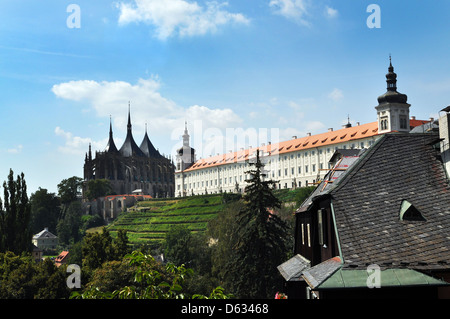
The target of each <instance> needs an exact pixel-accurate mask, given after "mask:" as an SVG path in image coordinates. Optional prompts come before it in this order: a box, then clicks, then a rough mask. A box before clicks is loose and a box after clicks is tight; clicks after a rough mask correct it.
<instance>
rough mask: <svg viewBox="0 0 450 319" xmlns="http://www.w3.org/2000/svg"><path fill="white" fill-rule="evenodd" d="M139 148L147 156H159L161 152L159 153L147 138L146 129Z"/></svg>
mask: <svg viewBox="0 0 450 319" xmlns="http://www.w3.org/2000/svg"><path fill="white" fill-rule="evenodd" d="M139 148H140V149H141V150H142V152H144V154H145V155H146V156H147V157H156V158H158V157H161V154H159V152H158V151H157V150H156V148H155V147H154V146H153V144H152V142H151V141H150V139H149V138H148V134H147V131H145V135H144V139H143V140H142V143H141V146H139Z"/></svg>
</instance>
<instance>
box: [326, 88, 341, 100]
mask: <svg viewBox="0 0 450 319" xmlns="http://www.w3.org/2000/svg"><path fill="white" fill-rule="evenodd" d="M328 97H329V98H330V99H332V100H333V101H334V102H337V101H340V100H342V99H343V98H344V93H343V92H342V90H340V89H337V88H335V89H333V91H331V92H330V94H328Z"/></svg>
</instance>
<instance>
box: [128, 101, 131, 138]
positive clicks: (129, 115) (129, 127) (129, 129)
mask: <svg viewBox="0 0 450 319" xmlns="http://www.w3.org/2000/svg"><path fill="white" fill-rule="evenodd" d="M127 130H128V131H131V111H130V101H128V125H127Z"/></svg>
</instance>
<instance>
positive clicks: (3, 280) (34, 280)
mask: <svg viewBox="0 0 450 319" xmlns="http://www.w3.org/2000/svg"><path fill="white" fill-rule="evenodd" d="M69 293H70V292H69V290H68V288H67V285H66V273H65V267H60V268H57V267H56V266H55V265H54V264H53V262H52V261H50V260H49V259H46V260H44V261H42V262H39V263H36V262H35V261H34V260H32V258H31V257H30V256H22V257H19V256H17V255H15V254H14V253H12V252H7V253H0V299H60V298H67V297H68V296H69Z"/></svg>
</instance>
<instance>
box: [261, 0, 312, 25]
mask: <svg viewBox="0 0 450 319" xmlns="http://www.w3.org/2000/svg"><path fill="white" fill-rule="evenodd" d="M269 6H270V7H273V8H274V9H275V11H274V12H275V13H276V14H279V15H281V16H283V17H285V18H287V19H289V20H292V21H295V22H297V23H298V24H301V25H305V26H309V22H308V21H306V20H305V15H307V14H308V10H307V7H308V4H307V1H306V0H271V1H270V3H269Z"/></svg>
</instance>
